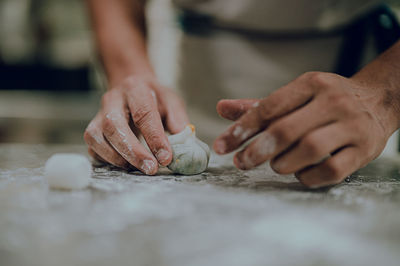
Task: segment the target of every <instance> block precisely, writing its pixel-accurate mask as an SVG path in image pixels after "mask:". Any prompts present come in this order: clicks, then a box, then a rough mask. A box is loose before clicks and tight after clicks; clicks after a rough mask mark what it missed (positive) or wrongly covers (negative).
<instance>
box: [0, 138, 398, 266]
mask: <svg viewBox="0 0 400 266" xmlns="http://www.w3.org/2000/svg"><path fill="white" fill-rule="evenodd" d="M56 152H80V153H85V147H83V146H42V145H0V265H2V266H3V265H4V266H6V265H7V266H8V265H18V266H20V265H30V266H34V265H41V266H46V265H52V266H53V265H61V266H62V265H96V266H98V265H151V266H153V265H174V266H175V265H229V266H232V265H307V266H309V265H399V262H400V252H399V251H400V174H399V169H400V159H396V158H393V159H386V160H380V161H377V162H374V163H372V164H370V165H369V166H368V167H366V168H365V169H362V170H361V171H359V172H358V173H356V174H354V175H353V176H352V178H351V179H350V182H345V183H343V184H341V185H339V186H336V187H333V188H331V189H326V190H320V191H310V190H306V189H304V188H303V187H302V186H301V185H300V184H299V183H298V182H297V181H296V179H294V178H293V177H290V176H278V175H276V174H274V173H273V172H272V171H271V170H270V169H269V168H268V167H261V168H258V169H256V170H253V171H248V172H242V171H238V170H236V169H235V168H233V166H232V164H231V162H230V160H229V158H222V157H217V156H214V157H213V158H212V161H211V164H210V167H209V169H208V171H207V172H205V173H203V174H200V175H196V176H190V177H187V176H173V175H169V174H167V173H166V172H165V173H164V174H161V175H158V176H143V175H141V174H139V173H137V172H125V171H119V170H117V169H113V168H110V167H94V175H93V180H92V183H91V186H90V187H89V188H88V189H86V190H83V191H73V192H68V191H57V190H49V189H48V188H47V184H46V183H45V181H44V180H43V165H44V162H45V161H46V160H47V158H48V157H49V156H50V155H51V154H53V153H56Z"/></svg>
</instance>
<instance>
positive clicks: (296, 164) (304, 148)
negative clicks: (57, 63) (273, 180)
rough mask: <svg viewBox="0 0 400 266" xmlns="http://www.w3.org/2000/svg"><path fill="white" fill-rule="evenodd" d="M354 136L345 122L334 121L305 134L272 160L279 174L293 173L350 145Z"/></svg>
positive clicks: (272, 165)
mask: <svg viewBox="0 0 400 266" xmlns="http://www.w3.org/2000/svg"><path fill="white" fill-rule="evenodd" d="M351 143H352V136H351V134H350V133H349V132H348V128H347V127H346V124H344V123H340V124H339V123H334V124H330V125H328V126H325V127H322V128H319V129H317V130H315V131H312V132H311V133H308V134H307V135H306V136H304V137H303V138H302V139H301V140H300V142H299V143H298V144H297V145H295V146H294V147H293V148H292V149H290V150H288V151H287V152H284V153H283V154H281V155H279V156H278V157H276V158H274V160H273V161H272V162H271V167H272V169H274V170H275V172H277V173H279V174H291V173H295V172H298V171H300V170H301V169H304V168H306V167H309V166H312V165H315V164H317V163H320V162H322V161H323V160H324V159H326V158H328V157H330V155H331V154H333V153H334V152H335V151H337V150H338V149H340V148H342V147H344V146H347V145H350V144H351Z"/></svg>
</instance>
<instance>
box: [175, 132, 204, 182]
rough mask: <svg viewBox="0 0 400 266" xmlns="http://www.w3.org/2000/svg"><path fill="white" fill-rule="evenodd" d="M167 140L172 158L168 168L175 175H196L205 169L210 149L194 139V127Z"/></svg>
mask: <svg viewBox="0 0 400 266" xmlns="http://www.w3.org/2000/svg"><path fill="white" fill-rule="evenodd" d="M168 140H169V142H170V144H171V147H172V152H173V158H172V162H171V163H170V164H169V165H168V168H169V169H170V170H171V171H172V172H173V173H177V174H183V175H196V174H199V173H201V172H204V171H205V170H206V169H207V166H208V162H209V160H210V148H209V147H208V145H207V144H205V143H204V142H202V141H201V140H199V139H198V138H196V132H195V127H194V126H193V125H188V126H187V127H186V128H185V129H184V130H183V131H182V132H180V133H178V134H175V135H171V136H169V137H168Z"/></svg>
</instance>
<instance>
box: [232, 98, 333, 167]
mask: <svg viewBox="0 0 400 266" xmlns="http://www.w3.org/2000/svg"><path fill="white" fill-rule="evenodd" d="M321 104H323V102H320V101H311V102H310V103H309V104H307V105H306V106H304V107H301V108H300V109H298V110H297V111H296V112H293V113H290V114H288V115H287V116H285V117H282V118H280V119H278V120H276V121H274V122H273V123H272V124H271V125H270V126H269V128H268V129H267V130H266V131H264V132H263V133H261V134H260V137H258V138H257V139H255V140H254V141H253V142H252V143H251V144H250V145H248V146H247V147H246V148H245V149H243V150H242V151H241V152H239V153H237V154H236V156H235V157H236V160H235V162H236V163H237V164H238V167H239V168H240V169H251V168H253V167H254V166H257V165H260V164H262V163H264V162H265V161H267V160H270V159H272V158H273V157H275V156H276V155H278V154H280V153H282V152H283V151H285V150H286V149H288V148H289V147H291V146H292V145H294V144H295V143H296V142H297V141H299V140H300V139H301V138H302V137H303V136H304V135H306V134H307V133H308V132H311V131H312V130H314V129H317V128H319V127H321V126H324V125H326V124H329V123H330V122H331V121H332V120H333V119H334V117H335V114H334V113H327V114H326V115H324V114H322V113H321V111H319V110H321ZM322 109H323V108H322Z"/></svg>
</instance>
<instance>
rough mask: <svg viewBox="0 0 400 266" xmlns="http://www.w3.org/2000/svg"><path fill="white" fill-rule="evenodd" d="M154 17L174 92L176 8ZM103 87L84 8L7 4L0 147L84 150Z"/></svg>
mask: <svg viewBox="0 0 400 266" xmlns="http://www.w3.org/2000/svg"><path fill="white" fill-rule="evenodd" d="M391 5H392V6H393V7H394V9H395V11H396V12H397V14H398V15H399V10H400V1H398V0H393V1H392V4H391ZM147 13H148V14H147V16H148V18H149V21H148V25H149V28H150V37H149V49H150V54H151V58H152V60H153V63H154V65H155V69H156V72H157V73H158V76H159V78H160V80H161V82H162V83H164V84H165V85H167V86H171V87H174V82H175V73H174V69H175V68H174V67H173V64H175V63H176V60H175V58H176V48H177V47H176V46H177V40H178V38H179V30H178V27H177V25H176V24H177V23H176V19H175V16H174V12H173V11H172V8H171V4H170V1H169V0H152V1H149V5H148V9H147ZM104 84H105V82H104V78H103V74H102V72H101V68H100V67H99V64H98V63H97V61H96V54H95V49H94V44H93V41H92V33H91V30H90V21H89V17H88V13H87V10H86V6H85V1H83V0H0V143H4V142H19V143H83V138H82V134H83V131H84V129H85V127H86V125H87V124H88V122H89V121H90V119H91V118H92V117H93V116H94V115H95V113H96V111H97V109H98V104H99V99H100V97H101V94H102V91H103V90H104V89H105V86H104Z"/></svg>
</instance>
